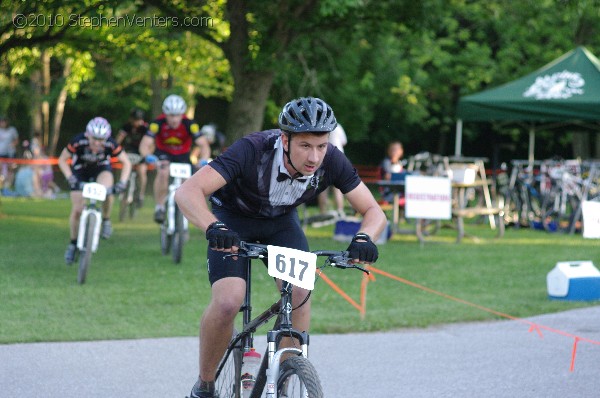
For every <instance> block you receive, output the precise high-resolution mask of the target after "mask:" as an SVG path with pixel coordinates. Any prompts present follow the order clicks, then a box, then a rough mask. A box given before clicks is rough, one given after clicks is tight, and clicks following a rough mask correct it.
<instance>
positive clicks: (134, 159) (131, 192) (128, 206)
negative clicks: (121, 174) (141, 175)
mask: <svg viewBox="0 0 600 398" xmlns="http://www.w3.org/2000/svg"><path fill="white" fill-rule="evenodd" d="M127 157H128V158H129V161H130V162H131V174H129V180H127V188H126V189H125V191H124V192H122V193H121V195H120V197H119V221H124V220H125V216H126V215H127V214H129V218H133V216H135V211H136V209H137V207H138V203H139V195H140V192H139V187H138V184H137V172H136V171H135V165H137V164H138V163H140V161H141V160H142V157H141V156H140V155H138V154H137V153H128V154H127Z"/></svg>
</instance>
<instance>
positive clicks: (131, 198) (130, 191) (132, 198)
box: [127, 172, 139, 219]
mask: <svg viewBox="0 0 600 398" xmlns="http://www.w3.org/2000/svg"><path fill="white" fill-rule="evenodd" d="M136 178H137V176H136V173H135V172H132V173H131V176H130V177H129V186H128V187H127V204H128V205H129V206H128V207H129V218H130V219H133V216H135V212H136V210H137V203H136V198H137V197H138V195H139V192H138V186H137V184H136V183H135V180H136Z"/></svg>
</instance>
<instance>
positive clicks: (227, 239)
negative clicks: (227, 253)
mask: <svg viewBox="0 0 600 398" xmlns="http://www.w3.org/2000/svg"><path fill="white" fill-rule="evenodd" d="M206 240H208V247H210V248H211V249H231V247H232V246H239V245H240V236H239V235H238V233H237V232H235V231H232V230H230V229H229V228H227V225H225V223H222V222H221V221H215V222H214V223H212V224H210V225H209V226H208V228H206Z"/></svg>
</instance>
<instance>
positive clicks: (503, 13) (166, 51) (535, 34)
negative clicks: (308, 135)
mask: <svg viewBox="0 0 600 398" xmlns="http://www.w3.org/2000/svg"><path fill="white" fill-rule="evenodd" d="M598 5H599V3H598V1H596V0H585V1H583V0H582V1H569V0H562V1H555V0H542V1H534V0H526V1H521V2H515V1H506V0H491V1H485V2H482V1H464V0H452V1H440V0H423V1H419V2H414V1H407V0H399V1H393V2H377V1H371V0H320V1H314V2H308V1H307V2H299V1H291V0H285V1H280V2H272V1H267V0H258V1H252V2H244V1H240V0H218V1H185V0H182V1H177V2H172V1H167V0H151V1H147V2H138V1H131V0H130V1H124V2H116V1H98V0H96V1H92V0H79V1H75V0H73V1H58V0H50V1H44V2H41V3H40V2H8V1H2V9H3V10H6V11H7V12H6V13H5V15H17V14H20V13H22V14H24V15H70V14H71V13H73V14H75V15H79V16H81V17H80V18H78V19H77V21H78V23H77V24H74V26H70V27H68V29H62V28H64V27H60V26H57V25H56V24H54V25H53V26H49V25H48V24H46V25H44V26H27V27H26V28H24V29H16V28H15V26H14V24H13V20H12V19H10V18H9V17H7V16H5V17H2V18H1V19H0V28H1V29H2V32H4V34H3V35H2V36H1V37H0V88H1V89H3V90H4V91H7V90H8V91H9V92H10V93H11V96H10V97H4V98H2V99H0V111H2V112H4V111H6V110H9V111H10V113H11V114H14V115H17V114H18V115H23V114H25V115H26V114H29V113H30V110H29V109H27V106H28V98H27V87H28V84H29V81H28V79H29V77H30V75H31V72H32V71H35V70H39V67H40V65H39V59H38V58H39V57H38V56H36V54H39V51H40V50H42V49H44V48H46V49H52V51H53V52H54V54H55V58H54V59H53V63H54V66H53V68H54V71H55V72H57V71H58V70H59V69H60V65H63V64H64V62H65V61H66V59H73V71H72V75H71V76H69V77H68V78H67V82H66V83H67V85H68V87H69V93H70V95H71V98H70V100H69V103H68V104H67V110H66V112H67V115H66V117H65V119H66V120H68V119H70V118H71V119H73V118H74V119H77V118H79V117H81V119H82V120H84V119H86V118H88V117H89V116H92V115H94V114H100V113H102V114H107V115H111V116H112V118H113V119H114V120H115V121H116V122H117V123H120V122H121V121H122V120H123V119H124V118H125V116H126V113H127V112H126V110H127V109H129V108H130V107H131V106H133V105H136V106H139V107H142V108H144V109H146V110H150V108H151V106H150V102H151V101H152V99H153V98H152V95H153V94H155V95H157V94H156V92H153V89H154V90H156V86H154V87H153V86H152V83H153V82H155V81H156V80H158V81H159V85H160V86H161V87H160V88H161V89H162V90H169V91H173V92H178V93H180V94H182V95H184V96H185V97H186V98H187V99H188V100H190V101H192V102H193V100H194V98H195V97H199V96H201V97H204V98H210V97H213V98H219V99H225V100H227V101H232V100H233V96H234V95H238V96H240V95H243V94H241V93H244V90H239V91H238V92H237V93H234V80H233V76H234V75H235V74H237V76H238V82H237V83H236V84H242V83H243V82H244V77H242V76H245V75H244V74H243V73H244V72H250V71H251V72H255V73H259V74H261V73H262V74H265V75H268V74H271V73H274V74H275V80H274V84H273V87H271V90H270V97H269V99H268V106H267V107H266V111H265V112H266V114H265V118H264V124H265V127H272V126H274V125H276V117H277V113H278V112H279V108H280V107H281V105H283V104H284V103H285V102H287V101H288V100H289V99H290V98H292V97H297V96H301V95H317V96H321V97H323V98H325V99H327V100H328V102H330V103H331V104H332V105H333V107H334V109H335V111H336V115H337V116H338V119H339V120H340V122H341V123H342V124H343V125H344V127H345V128H346V131H347V133H348V135H349V138H350V143H349V145H348V147H347V153H348V154H349V155H350V157H351V158H352V159H353V160H354V161H356V162H357V163H371V164H374V163H378V162H379V160H380V159H381V158H382V157H383V153H384V148H385V145H386V143H387V142H389V141H391V140H401V141H403V143H404V145H405V149H406V153H407V155H410V154H414V153H416V152H419V151H423V150H427V151H430V152H437V153H442V154H450V153H452V152H453V151H452V149H453V140H454V128H455V118H454V112H455V107H456V103H457V101H458V99H459V98H460V97H461V96H463V95H467V94H470V93H474V92H477V91H480V90H482V89H486V88H490V87H495V86H498V85H500V84H503V83H505V82H508V81H511V80H513V79H515V78H517V77H519V76H522V75H523V74H525V73H529V72H531V71H533V70H535V69H537V68H539V67H541V66H542V65H544V64H545V63H547V62H549V61H551V60H553V59H555V58H556V57H558V56H559V55H561V54H563V53H565V52H567V51H569V50H571V49H572V48H573V47H575V46H577V45H585V46H587V47H588V49H590V51H592V52H596V51H598V50H600V39H599V38H600V35H599V34H598V33H600V32H599V29H600V28H599V26H600V13H599V11H598V10H599V9H600V7H598ZM239 10H242V14H241V15H236V14H235V12H234V11H239ZM155 16H159V17H162V18H167V17H168V18H171V19H169V20H168V23H166V24H162V25H160V26H158V25H156V24H155V25H152V24H150V23H145V24H135V23H131V21H132V18H134V17H135V18H143V19H144V20H145V21H150V20H153V18H154V17H155ZM101 17H104V18H117V19H118V20H119V21H120V23H119V24H112V25H109V24H106V23H105V24H103V25H102V26H91V24H90V22H91V21H93V20H94V19H93V18H101ZM184 17H194V18H205V19H203V21H205V22H206V23H205V24H203V25H202V26H188V27H184V26H182V25H181V24H177V23H174V21H175V20H174V19H172V18H181V19H183V18H184ZM234 17H235V18H237V19H235V21H232V18H234ZM127 21H129V22H127ZM180 22H181V20H180ZM30 25H31V24H30ZM232 60H233V61H234V62H235V65H233V64H232ZM234 68H237V69H235V70H234ZM53 79H56V80H57V82H58V83H61V82H62V81H60V79H61V76H60V74H58V73H53ZM246 79H247V77H246ZM240 80H241V82H242V83H241V82H240ZM55 86H56V87H59V86H60V85H55ZM267 89H268V87H267ZM54 96H55V92H54V91H53V93H52V94H51V97H52V98H51V99H53V98H54ZM74 98H77V100H76V101H73V99H74ZM243 100H244V98H242V101H243ZM261 106H262V104H256V107H257V109H258V110H259V111H260V110H261V109H262V108H261ZM223 113H225V110H223ZM246 117H247V116H246ZM244 120H245V119H244ZM79 124H80V122H79V121H77V123H75V122H74V123H69V122H66V123H65V124H64V128H65V129H67V130H68V132H69V133H74V132H75V130H76V129H75V126H76V125H79ZM223 127H224V126H223ZM510 129H511V130H510V131H509V130H507V129H505V128H504V127H500V126H496V125H491V124H490V125H485V124H476V125H475V124H473V125H471V124H467V125H465V126H464V143H463V147H464V148H465V151H466V152H465V154H466V155H478V156H488V157H491V155H492V152H493V151H494V148H492V146H491V145H490V140H489V137H486V135H489V134H494V136H495V137H497V138H498V141H499V142H502V143H513V142H515V141H516V146H515V148H516V149H515V151H516V152H512V153H509V154H507V156H508V157H510V156H511V155H515V153H518V152H519V151H521V150H523V148H524V146H526V145H527V144H526V143H522V142H520V141H526V140H522V139H521V140H519V139H517V140H514V136H515V135H518V134H516V133H515V130H514V128H513V127H511V128H510ZM482 130H483V132H482ZM67 135H70V134H67ZM482 136H483V137H482ZM538 148H539V151H540V153H539V156H541V157H549V156H551V155H553V154H554V153H550V147H546V146H538ZM569 149H570V148H569V147H568V145H560V146H556V147H553V148H552V150H553V151H554V152H560V153H558V154H561V155H563V156H565V157H568V156H569V152H570V151H569ZM501 160H508V159H501Z"/></svg>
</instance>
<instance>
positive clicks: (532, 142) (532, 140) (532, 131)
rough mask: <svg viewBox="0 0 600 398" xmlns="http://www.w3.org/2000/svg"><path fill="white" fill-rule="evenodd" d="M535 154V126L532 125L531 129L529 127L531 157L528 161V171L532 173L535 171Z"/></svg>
mask: <svg viewBox="0 0 600 398" xmlns="http://www.w3.org/2000/svg"><path fill="white" fill-rule="evenodd" d="M534 153H535V126H534V125H531V127H529V157H528V159H527V160H528V161H529V165H528V169H529V172H530V173H531V172H532V171H533V161H534Z"/></svg>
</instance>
